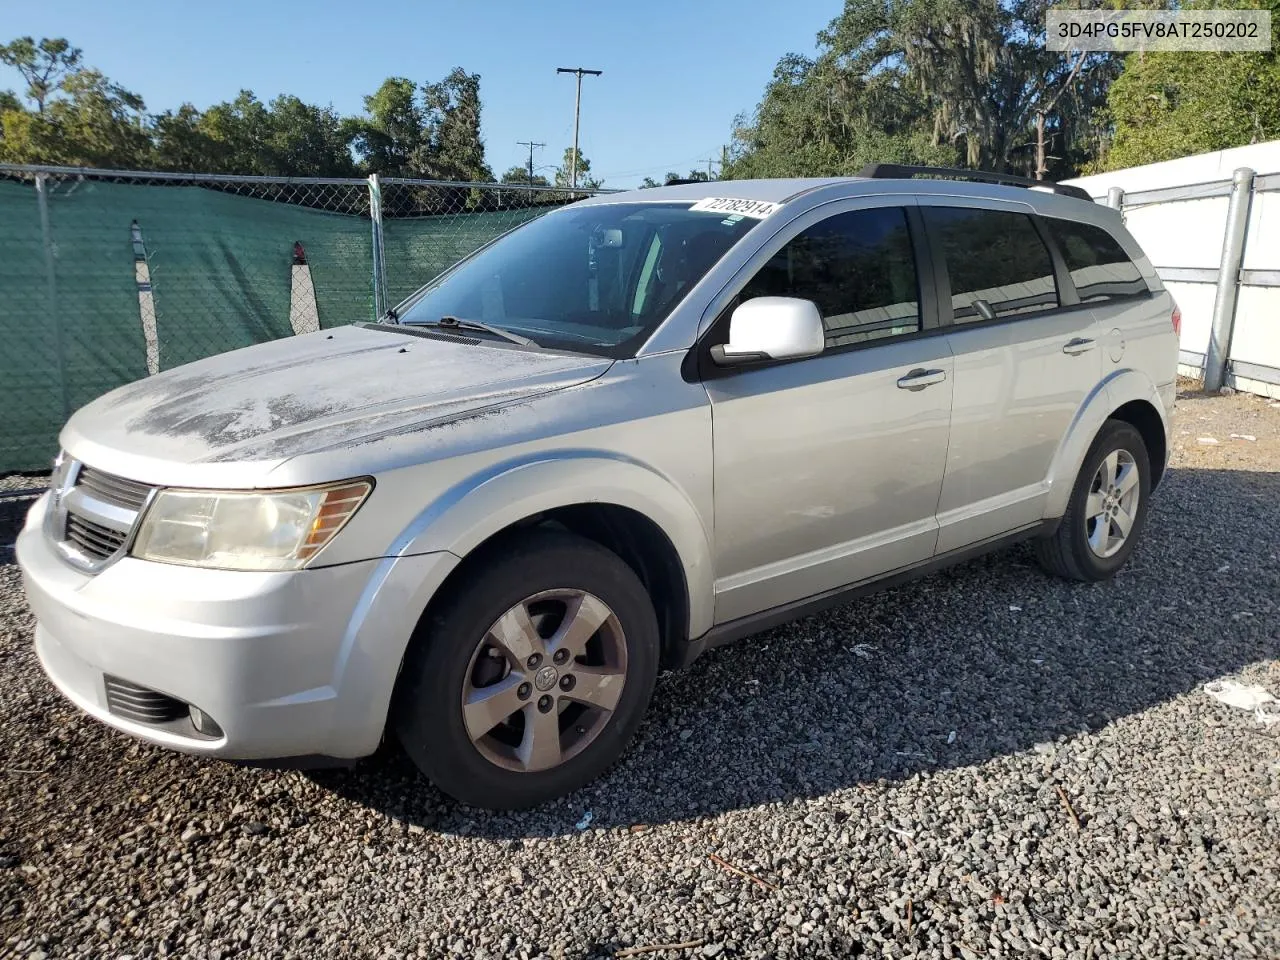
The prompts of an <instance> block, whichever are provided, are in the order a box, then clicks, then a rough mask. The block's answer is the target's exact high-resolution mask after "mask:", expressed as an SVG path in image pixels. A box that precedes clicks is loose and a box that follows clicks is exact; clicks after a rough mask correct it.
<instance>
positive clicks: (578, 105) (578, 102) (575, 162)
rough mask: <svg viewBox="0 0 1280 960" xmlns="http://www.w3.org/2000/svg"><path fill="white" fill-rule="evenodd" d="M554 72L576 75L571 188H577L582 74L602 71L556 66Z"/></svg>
mask: <svg viewBox="0 0 1280 960" xmlns="http://www.w3.org/2000/svg"><path fill="white" fill-rule="evenodd" d="M556 73H572V74H576V75H577V77H578V96H577V98H576V99H575V100H574V101H573V167H572V170H573V173H572V175H571V176H572V184H573V189H574V190H577V189H578V121H579V119H580V118H581V116H582V75H583V74H584V73H585V74H590V75H591V76H593V77H598V76H600V74H602V73H604V71H603V70H588V69H586V68H585V67H556Z"/></svg>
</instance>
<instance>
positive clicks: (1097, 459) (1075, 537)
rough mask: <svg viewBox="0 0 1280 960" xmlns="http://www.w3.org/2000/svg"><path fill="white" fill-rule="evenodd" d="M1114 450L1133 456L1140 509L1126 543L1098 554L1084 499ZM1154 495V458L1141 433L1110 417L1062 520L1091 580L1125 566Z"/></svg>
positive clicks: (1075, 556)
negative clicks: (1106, 554)
mask: <svg viewBox="0 0 1280 960" xmlns="http://www.w3.org/2000/svg"><path fill="white" fill-rule="evenodd" d="M1115 450H1125V451H1127V452H1128V453H1129V454H1130V455H1132V457H1133V459H1134V463H1135V464H1137V468H1138V512H1137V516H1135V517H1134V520H1133V527H1132V528H1131V529H1130V531H1129V535H1128V537H1127V538H1125V542H1124V545H1123V546H1122V547H1121V548H1120V549H1119V550H1118V551H1116V553H1115V554H1113V555H1112V556H1110V557H1099V556H1098V555H1097V554H1096V553H1094V552H1093V549H1092V548H1091V547H1090V546H1089V539H1088V537H1087V535H1086V533H1085V520H1086V516H1085V512H1086V509H1087V508H1086V506H1085V501H1086V500H1087V499H1088V497H1089V487H1090V486H1091V485H1092V483H1093V477H1094V474H1095V473H1097V472H1098V467H1099V465H1100V464H1101V463H1102V461H1103V460H1104V459H1106V457H1107V456H1109V455H1110V454H1111V453H1112V452H1113V451H1115ZM1150 497H1151V460H1150V457H1149V455H1148V453H1147V445H1146V443H1145V442H1143V439H1142V434H1141V433H1139V432H1138V430H1137V428H1136V427H1134V426H1132V425H1131V424H1128V423H1125V422H1123V421H1120V420H1108V421H1107V422H1106V424H1105V425H1104V426H1103V428H1102V430H1100V431H1099V432H1098V436H1097V437H1096V438H1095V439H1094V441H1093V445H1092V446H1091V447H1090V448H1089V453H1088V455H1087V456H1086V457H1085V458H1084V464H1083V466H1081V468H1080V474H1079V476H1078V477H1077V478H1076V485H1075V488H1074V489H1073V490H1072V491H1071V505H1070V509H1069V510H1068V511H1067V513H1066V515H1065V516H1064V517H1063V521H1062V522H1063V523H1064V524H1068V525H1069V526H1068V528H1067V530H1066V531H1065V532H1066V535H1067V537H1068V543H1069V547H1070V550H1071V554H1072V558H1073V559H1074V560H1075V562H1076V564H1077V565H1078V566H1079V567H1080V569H1081V570H1082V571H1083V572H1084V573H1085V574H1086V575H1087V576H1088V579H1090V580H1103V579H1106V578H1107V577H1110V576H1112V575H1113V574H1114V573H1115V572H1116V571H1117V570H1119V569H1120V568H1121V567H1122V566H1124V564H1125V561H1127V560H1128V559H1129V555H1130V554H1131V553H1133V551H1134V548H1135V547H1136V546H1137V543H1138V538H1139V537H1140V536H1141V535H1142V530H1143V527H1144V526H1145V525H1146V519H1147V507H1148V505H1149V502H1150Z"/></svg>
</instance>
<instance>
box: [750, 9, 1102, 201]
mask: <svg viewBox="0 0 1280 960" xmlns="http://www.w3.org/2000/svg"><path fill="white" fill-rule="evenodd" d="M1050 2H1051V0H846V2H845V5H844V10H843V12H842V13H841V14H840V16H838V17H837V18H836V19H835V20H833V21H832V22H831V24H830V26H829V27H828V28H827V29H826V30H824V31H822V32H821V33H819V35H818V53H817V56H816V57H813V58H808V57H802V56H798V55H795V54H791V55H788V56H786V57H784V58H783V59H782V60H781V61H779V63H778V66H777V68H776V69H775V71H774V77H773V80H772V81H771V82H770V84H769V86H768V87H767V88H766V91H765V97H764V99H763V100H762V101H761V103H760V105H759V107H757V109H756V112H755V114H754V115H753V116H752V117H750V118H739V121H738V122H737V129H736V130H735V136H734V145H733V148H732V157H733V162H731V163H730V164H729V168H728V170H727V171H726V172H725V175H726V176H730V177H742V176H779V175H830V174H851V173H855V172H856V171H857V170H858V169H859V168H860V167H861V166H862V165H863V164H865V163H868V162H871V161H892V162H899V163H925V164H943V165H950V166H955V165H957V164H963V165H968V166H971V167H980V168H984V169H989V170H997V171H1003V170H1018V171H1022V172H1028V173H1030V172H1035V171H1039V172H1040V174H1041V175H1043V174H1044V173H1046V172H1049V173H1054V174H1060V175H1067V174H1070V173H1073V172H1074V171H1075V169H1077V168H1078V167H1079V165H1080V164H1081V163H1082V162H1083V161H1084V160H1085V159H1087V157H1086V156H1083V155H1082V153H1083V151H1082V149H1081V146H1082V145H1087V144H1090V143H1094V142H1096V141H1097V140H1098V139H1099V136H1100V134H1099V132H1098V124H1097V121H1096V114H1097V111H1098V107H1099V106H1100V105H1101V103H1102V102H1103V100H1102V98H1103V96H1104V94H1105V87H1106V84H1107V82H1108V81H1109V79H1110V78H1111V76H1114V74H1115V71H1116V70H1117V69H1118V63H1119V61H1118V58H1117V57H1115V56H1114V55H1111V54H1091V55H1089V56H1087V57H1084V58H1080V57H1073V56H1071V55H1068V54H1062V53H1057V52H1053V51H1047V50H1045V49H1044V47H1043V38H1042V35H1043V23H1044V15H1045V11H1046V9H1047V8H1048V6H1049V5H1050ZM1050 149H1053V150H1054V151H1055V154H1056V155H1055V156H1050V154H1049V150H1050Z"/></svg>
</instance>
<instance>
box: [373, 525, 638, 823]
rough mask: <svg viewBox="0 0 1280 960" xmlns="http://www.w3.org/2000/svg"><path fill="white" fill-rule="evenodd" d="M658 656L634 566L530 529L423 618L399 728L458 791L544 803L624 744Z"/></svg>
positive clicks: (418, 756) (571, 539)
mask: <svg viewBox="0 0 1280 960" xmlns="http://www.w3.org/2000/svg"><path fill="white" fill-rule="evenodd" d="M606 614H607V615H606ZM597 623H598V626H596V624H597ZM562 648H563V649H562ZM535 656H536V657H537V659H536V660H535V659H533V658H534V657H535ZM561 657H563V658H564V659H563V661H562V660H561ZM658 660H659V640H658V622H657V617H656V615H655V613H654V609H653V603H652V602H651V600H650V598H649V595H648V593H647V592H646V591H645V588H644V585H643V584H642V583H641V582H640V579H639V578H638V577H637V576H636V574H635V572H634V571H633V570H632V569H631V568H630V567H629V566H627V564H626V563H624V562H623V561H622V559H621V558H619V557H618V556H617V555H616V554H614V553H612V552H610V551H609V550H606V549H605V548H603V547H601V546H600V545H598V544H596V543H594V542H592V541H590V540H586V539H583V538H582V537H578V536H575V535H573V534H569V533H564V532H559V531H553V530H534V531H529V532H527V533H523V534H520V535H518V536H517V537H514V538H507V539H505V540H504V541H502V542H501V543H499V544H496V545H494V547H492V548H489V549H486V550H485V552H484V553H483V554H481V555H479V556H477V557H475V558H474V559H473V561H471V566H470V575H469V576H465V577H463V578H460V581H459V583H458V587H457V589H456V590H455V591H454V592H452V593H451V594H450V595H448V596H447V597H445V598H444V599H443V602H442V603H441V604H440V605H439V606H438V607H437V608H435V609H433V610H432V611H431V614H430V615H429V616H428V617H427V618H424V622H423V623H422V624H420V626H419V629H418V632H417V634H416V635H415V639H414V642H413V644H412V645H411V648H410V651H409V655H408V656H407V657H406V661H405V665H404V670H403V672H402V674H401V677H400V681H399V683H398V686H397V695H396V701H397V702H396V709H395V727H396V732H397V734H398V737H399V739H400V742H401V744H402V745H403V746H404V748H405V751H406V753H408V755H409V757H410V758H411V759H412V760H413V762H414V763H415V764H416V765H417V767H418V769H420V770H421V771H422V773H423V774H425V775H426V776H427V777H428V778H429V779H430V780H431V781H432V782H433V783H435V785H436V786H437V787H439V788H440V789H441V790H442V791H444V792H445V793H447V794H449V795H450V796H452V797H454V798H455V799H457V800H460V801H462V802H463V803H466V804H470V805H471V806H476V807H484V808H488V809H492V810H514V809H521V808H525V807H532V806H537V805H538V804H541V803H545V802H547V801H549V800H552V799H554V798H556V797H560V796H562V795H564V794H566V793H569V792H570V791H572V790H575V789H577V788H578V787H580V786H582V785H583V784H585V783H587V782H589V781H591V780H593V779H595V778H596V777H597V776H599V775H600V774H601V773H603V772H604V771H605V770H606V769H607V768H608V767H609V766H610V765H611V764H612V763H613V762H614V761H615V760H616V759H617V758H618V757H619V755H621V753H622V751H623V750H624V749H625V747H626V746H627V744H628V743H629V742H630V740H631V738H632V736H633V735H634V734H635V731H636V728H637V727H638V726H639V724H640V720H641V718H642V717H643V716H644V712H645V709H646V708H647V707H648V705H649V697H650V695H651V694H652V693H653V685H654V681H655V679H656V677H657V673H658ZM619 683H620V684H621V689H620V690H619ZM464 702H465V704H466V706H464ZM508 707H515V708H516V709H515V710H514V711H513V712H512V713H506V711H507V709H508ZM490 722H494V726H492V728H490V727H489V724H490ZM486 730H487V731H488V732H485V731H486Z"/></svg>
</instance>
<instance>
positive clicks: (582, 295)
mask: <svg viewBox="0 0 1280 960" xmlns="http://www.w3.org/2000/svg"><path fill="white" fill-rule="evenodd" d="M757 223H759V220H756V219H752V218H750V217H742V216H740V215H737V214H731V215H728V216H726V215H725V214H723V213H710V212H703V211H695V210H691V209H690V204H687V203H616V204H592V205H590V206H584V207H569V208H567V209H564V210H560V211H556V212H554V213H550V214H547V215H546V216H543V217H540V218H538V219H537V220H534V221H532V222H530V223H528V224H526V225H524V226H522V227H520V228H518V229H516V230H514V231H513V232H512V233H510V234H508V235H507V236H505V237H503V238H502V239H501V240H499V241H498V242H496V243H494V244H493V245H492V246H490V247H488V248H486V249H485V250H483V251H481V252H480V253H478V254H477V255H476V256H474V257H472V258H471V259H470V260H468V261H466V262H465V263H463V264H461V265H459V266H458V267H457V268H456V269H454V270H452V271H450V272H447V273H445V274H444V275H443V276H441V277H439V278H437V279H436V280H434V281H432V282H431V283H430V284H428V285H427V286H426V287H425V288H423V290H422V291H420V292H419V293H418V294H416V295H415V298H414V299H411V301H410V305H409V306H408V307H407V308H405V309H404V310H403V311H402V312H401V316H400V320H401V322H402V323H408V324H412V323H438V322H439V321H440V319H441V318H442V317H455V318H457V320H458V321H460V322H465V321H478V322H480V323H485V324H489V325H491V326H494V327H500V328H502V329H503V330H508V331H511V332H512V333H516V334H520V335H522V336H525V337H528V338H530V339H532V340H533V341H534V342H536V343H537V344H539V345H540V346H544V347H558V348H562V349H565V350H573V351H581V352H584V353H594V354H601V355H604V356H610V357H629V356H632V355H634V353H635V351H636V350H637V349H639V347H640V345H641V344H643V343H644V341H645V340H646V339H647V338H648V336H649V334H651V333H652V332H653V331H654V329H656V328H657V326H658V324H660V323H661V322H662V321H663V320H665V319H666V317H667V314H668V313H670V312H671V309H672V308H673V307H674V306H675V305H676V304H677V303H678V302H679V301H680V298H681V297H683V296H684V294H685V292H686V291H688V289H689V288H690V287H692V286H693V285H694V284H695V283H697V282H698V280H700V279H701V278H702V276H703V274H705V273H706V272H707V271H708V270H709V269H710V268H711V266H712V265H713V264H714V263H715V262H716V261H717V260H719V259H720V258H721V257H722V256H724V254H725V253H726V252H727V251H728V250H729V248H730V247H732V246H733V245H734V244H735V243H737V241H738V240H739V239H741V238H742V237H743V236H744V235H745V234H746V233H747V231H749V230H750V229H751V228H752V227H753V226H755V225H756V224H757Z"/></svg>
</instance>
